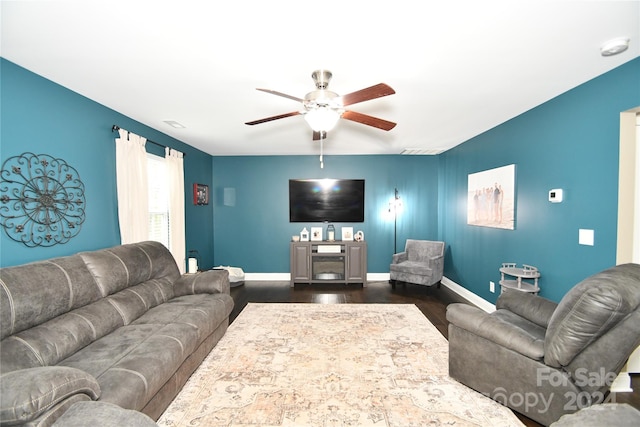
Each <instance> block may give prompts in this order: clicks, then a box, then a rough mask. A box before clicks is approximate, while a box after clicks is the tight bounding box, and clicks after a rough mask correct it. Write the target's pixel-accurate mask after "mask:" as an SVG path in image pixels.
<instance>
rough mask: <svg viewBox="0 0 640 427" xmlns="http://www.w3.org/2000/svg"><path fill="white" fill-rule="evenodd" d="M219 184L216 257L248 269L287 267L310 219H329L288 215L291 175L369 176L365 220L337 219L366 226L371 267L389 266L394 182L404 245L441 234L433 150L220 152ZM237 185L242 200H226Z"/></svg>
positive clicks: (216, 163) (265, 270)
mask: <svg viewBox="0 0 640 427" xmlns="http://www.w3.org/2000/svg"><path fill="white" fill-rule="evenodd" d="M213 176H214V178H213V180H214V182H215V184H216V186H215V192H216V206H215V215H214V235H215V239H214V240H215V242H214V245H215V249H214V256H215V260H216V263H217V264H222V265H232V266H238V267H242V268H243V270H244V271H245V272H260V273H287V272H288V271H289V241H290V240H291V236H292V235H294V234H299V233H300V231H301V230H302V228H303V227H307V230H309V229H310V227H312V226H315V227H317V226H322V227H323V228H325V229H326V225H325V224H322V223H308V224H305V223H290V222H289V202H288V200H289V179H292V178H363V179H364V180H365V222H363V223H348V224H343V223H334V225H335V227H336V233H337V235H338V236H340V229H341V227H342V226H347V227H353V229H354V232H355V231H358V230H362V231H363V232H364V235H365V240H366V241H367V247H368V271H369V272H370V273H382V272H389V260H390V259H391V255H392V254H393V237H394V223H393V218H392V217H389V213H388V209H389V200H390V199H392V198H393V195H394V188H396V187H397V188H398V192H399V194H400V197H401V199H402V201H403V206H404V212H403V213H402V215H400V216H399V218H398V220H397V236H398V237H397V239H398V250H400V248H401V247H402V248H404V241H405V240H406V239H407V238H415V239H435V238H436V237H437V235H438V216H437V204H438V158H437V157H433V156H325V157H324V169H321V168H320V163H319V161H318V157H317V156H273V157H268V156H260V157H247V156H243V157H214V159H213ZM225 187H226V188H234V189H235V193H236V205H235V206H225V205H224V203H223V192H224V188H225Z"/></svg>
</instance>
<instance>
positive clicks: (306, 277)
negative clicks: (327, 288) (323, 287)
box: [290, 240, 367, 287]
mask: <svg viewBox="0 0 640 427" xmlns="http://www.w3.org/2000/svg"><path fill="white" fill-rule="evenodd" d="M290 251H291V259H290V262H291V286H294V285H295V284H296V283H344V284H348V283H362V286H363V287H365V286H367V243H366V242H356V241H341V240H336V241H334V242H330V241H312V242H291V243H290Z"/></svg>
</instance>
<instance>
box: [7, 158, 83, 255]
mask: <svg viewBox="0 0 640 427" xmlns="http://www.w3.org/2000/svg"><path fill="white" fill-rule="evenodd" d="M0 174H1V176H2V182H1V183H0V217H1V221H2V227H3V228H4V231H5V232H6V233H7V235H8V236H9V237H10V238H11V239H13V240H15V241H16V242H21V243H24V244H25V245H26V246H28V247H36V246H53V245H56V244H58V243H67V242H68V241H69V240H71V238H73V237H75V236H76V235H77V234H78V233H79V232H80V228H81V226H82V223H83V222H84V220H85V198H84V184H83V183H82V181H81V180H80V176H79V175H78V171H76V170H75V169H74V168H72V167H71V166H69V165H68V164H67V163H66V162H65V161H64V160H62V159H56V158H54V157H52V156H49V155H48V154H37V155H36V154H33V153H23V154H21V155H19V156H15V157H11V158H9V159H7V160H6V161H5V162H4V164H3V165H2V171H1V172H0Z"/></svg>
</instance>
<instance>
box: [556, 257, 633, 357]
mask: <svg viewBox="0 0 640 427" xmlns="http://www.w3.org/2000/svg"><path fill="white" fill-rule="evenodd" d="M638 283H640V265H638V264H623V265H619V266H616V267H613V268H610V269H608V270H605V271H602V272H600V273H597V274H595V275H593V276H591V277H588V278H587V279H585V280H583V281H582V282H580V283H579V284H577V285H576V286H574V287H573V288H572V289H571V290H570V291H569V292H568V293H567V294H566V295H565V296H564V298H562V300H561V301H560V303H559V304H558V307H557V308H556V310H555V312H554V313H553V316H551V319H550V320H549V327H548V329H547V334H546V337H545V356H544V362H545V364H547V365H549V366H553V367H556V368H558V367H561V366H567V365H568V364H569V363H570V362H571V361H572V360H573V358H574V357H575V356H576V355H577V354H578V353H580V352H581V351H582V350H584V349H585V348H586V347H587V346H588V345H589V344H591V343H592V342H594V341H596V340H597V339H598V338H600V337H601V336H602V335H603V334H604V333H606V332H607V331H609V330H610V329H611V328H613V327H614V326H615V325H616V324H618V322H620V321H621V320H622V319H624V318H625V317H626V316H627V315H629V314H630V313H631V312H632V311H634V310H636V308H637V307H638V306H639V305H640V292H638V288H637V287H638Z"/></svg>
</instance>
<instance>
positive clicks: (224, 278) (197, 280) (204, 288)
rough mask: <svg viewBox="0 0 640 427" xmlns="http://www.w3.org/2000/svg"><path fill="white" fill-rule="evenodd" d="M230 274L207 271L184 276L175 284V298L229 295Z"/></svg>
mask: <svg viewBox="0 0 640 427" xmlns="http://www.w3.org/2000/svg"><path fill="white" fill-rule="evenodd" d="M230 289H231V285H230V284H229V272H228V271H227V270H207V271H202V272H200V273H196V274H183V275H182V276H181V277H180V278H179V279H178V280H177V281H176V283H175V284H174V289H173V290H174V293H175V296H177V297H178V296H182V295H194V294H227V295H228V294H229V293H230Z"/></svg>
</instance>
